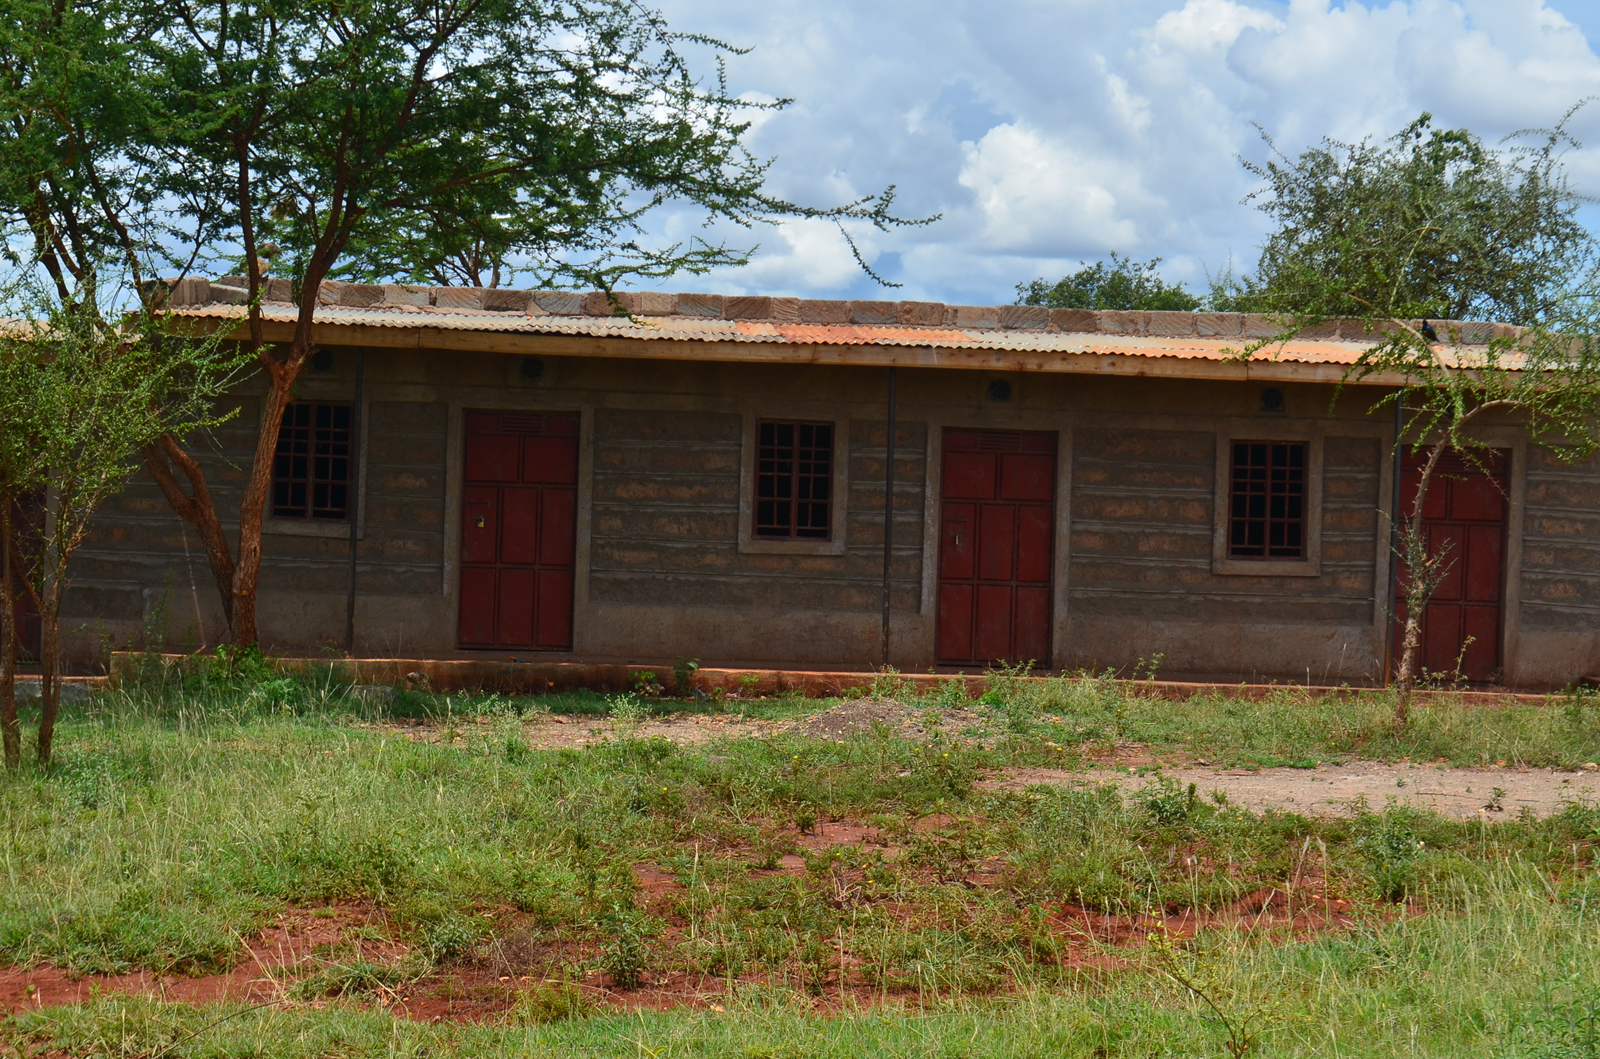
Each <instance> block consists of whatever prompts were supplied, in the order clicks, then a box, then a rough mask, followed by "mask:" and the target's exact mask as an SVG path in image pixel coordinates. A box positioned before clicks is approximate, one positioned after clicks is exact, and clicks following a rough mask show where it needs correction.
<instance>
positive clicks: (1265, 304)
mask: <svg viewBox="0 0 1600 1059" xmlns="http://www.w3.org/2000/svg"><path fill="white" fill-rule="evenodd" d="M1570 114H1571V112H1569V114H1568V116H1569V117H1570ZM1429 122H1430V119H1429V116H1428V115H1427V114H1424V115H1422V117H1421V118H1419V119H1418V120H1417V121H1416V122H1413V123H1412V124H1411V125H1409V126H1407V127H1406V129H1404V130H1403V131H1402V132H1401V133H1400V134H1398V135H1397V136H1395V137H1393V138H1391V139H1390V140H1389V141H1387V144H1388V146H1384V147H1375V146H1373V145H1371V144H1370V143H1366V142H1363V143H1361V144H1356V145H1349V144H1339V143H1337V142H1335V141H1324V144H1323V146H1322V147H1320V148H1316V149H1313V150H1310V151H1307V152H1305V153H1304V154H1302V155H1301V156H1300V157H1299V158H1298V159H1294V160H1290V159H1287V158H1284V157H1283V156H1281V155H1280V156H1279V161H1276V162H1272V163H1269V164H1268V165H1266V166H1254V165H1250V164H1248V163H1247V168H1249V169H1250V170H1251V171H1252V172H1255V173H1257V174H1258V175H1260V176H1262V177H1264V178H1265V179H1267V180H1268V182H1269V183H1268V187H1267V188H1266V189H1264V190H1263V191H1262V192H1260V193H1258V194H1259V197H1260V199H1259V203H1258V204H1259V206H1260V208H1261V209H1262V210H1263V211H1265V212H1266V213H1267V214H1268V215H1269V216H1272V217H1273V218H1274V219H1275V220H1277V221H1278V223H1279V228H1278V230H1277V231H1276V232H1274V234H1273V235H1272V236H1270V237H1269V239H1268V240H1267V243H1266V246H1265V248H1264V249H1263V252H1262V257H1261V263H1260V266H1259V273H1258V275H1257V276H1255V277H1253V278H1249V279H1247V280H1246V281H1244V282H1243V283H1242V284H1240V285H1239V286H1238V287H1237V288H1236V289H1235V290H1234V291H1233V294H1234V296H1235V297H1237V298H1238V302H1239V307H1241V308H1249V309H1253V310H1256V311H1270V312H1275V313H1278V314H1280V318H1281V321H1282V330H1281V331H1280V333H1279V334H1277V335H1275V336H1273V337H1272V338H1270V339H1264V340H1261V341H1258V342H1254V343H1251V344H1250V345H1249V346H1247V347H1246V348H1245V349H1244V351H1243V355H1244V356H1246V357H1248V356H1254V355H1257V354H1260V353H1261V352H1262V351H1264V350H1268V349H1270V347H1273V346H1275V345H1277V344H1279V343H1280V342H1281V341H1283V340H1284V339H1286V338H1289V337H1292V336H1293V335H1294V334H1296V333H1298V332H1299V331H1301V330H1303V329H1305V328H1307V327H1310V326H1314V325H1317V324H1321V323H1324V322H1326V321H1328V320H1331V319H1337V318H1345V319H1352V318H1353V319H1355V320H1359V321H1361V322H1362V324H1363V326H1364V330H1365V332H1366V333H1368V334H1371V335H1372V336H1373V341H1372V344H1371V345H1369V346H1368V347H1367V348H1366V349H1365V350H1363V351H1362V353H1361V354H1360V356H1359V357H1358V358H1357V360H1356V361H1355V363H1354V364H1353V365H1352V366H1351V367H1350V368H1349V369H1348V370H1347V371H1346V372H1345V374H1344V382H1345V383H1355V382H1360V381H1363V380H1375V379H1377V378H1379V377H1384V378H1398V379H1400V380H1401V383H1400V385H1399V386H1398V387H1396V388H1394V389H1393V390H1392V391H1390V392H1389V393H1388V394H1386V396H1384V397H1383V398H1382V399H1381V400H1379V401H1378V402H1377V403H1376V404H1375V405H1374V406H1373V411H1375V412H1376V411H1380V410H1381V409H1383V408H1385V407H1389V408H1394V407H1395V406H1396V405H1398V406H1399V408H1400V409H1401V410H1402V412H1403V413H1404V414H1405V415H1407V416H1408V418H1404V419H1402V420H1401V422H1400V436H1399V437H1397V438H1396V446H1397V450H1398V446H1399V445H1401V444H1407V445H1409V446H1410V447H1411V448H1412V450H1413V451H1414V452H1416V453H1418V454H1419V455H1420V456H1422V457H1423V464H1422V471H1421V474H1420V478H1419V482H1418V486H1417V489H1416V492H1415V493H1414V494H1413V495H1412V496H1410V497H1402V498H1401V503H1402V508H1401V510H1400V511H1397V512H1395V514H1394V518H1395V520H1396V522H1395V526H1394V541H1395V547H1394V551H1395V561H1396V562H1397V563H1399V564H1400V567H1401V568H1402V569H1403V570H1404V577H1403V579H1402V581H1401V589H1402V591H1403V593H1404V596H1405V616H1404V622H1403V625H1402V633H1401V654H1400V659H1399V664H1398V667H1397V670H1396V672H1395V676H1394V688H1395V692H1396V705H1395V719H1396V722H1397V723H1398V724H1400V725H1404V724H1405V723H1406V720H1407V717H1408V713H1409V709H1410V704H1411V699H1412V692H1413V688H1414V686H1415V683H1416V679H1417V676H1418V665H1417V659H1418V653H1419V648H1420V642H1421V622H1422V616H1423V612H1424V610H1425V609H1426V607H1427V604H1428V602H1429V600H1430V599H1431V597H1432V595H1433V592H1434V590H1435V589H1436V588H1437V587H1438V585H1439V583H1440V581H1441V580H1442V579H1443V577H1444V576H1445V575H1446V574H1447V573H1448V572H1449V569H1450V566H1451V564H1452V563H1453V561H1454V559H1453V557H1452V555H1451V553H1450V549H1448V548H1440V549H1435V548H1433V547H1431V546H1430V543H1429V541H1428V540H1427V539H1426V536H1425V534H1424V532H1423V522H1422V512H1423V506H1424V502H1425V500H1426V497H1427V494H1428V490H1429V488H1430V486H1431V485H1432V484H1433V482H1434V476H1435V474H1436V472H1437V470H1438V467H1439V464H1440V460H1441V458H1442V457H1443V456H1444V455H1445V454H1446V453H1455V454H1456V455H1458V456H1460V457H1461V458H1462V459H1463V460H1464V461H1465V462H1466V463H1467V464H1468V465H1473V466H1477V467H1479V468H1484V467H1485V466H1486V464H1487V463H1488V459H1489V454H1490V445H1489V442H1488V441H1487V440H1486V439H1485V436H1484V434H1483V432H1482V429H1481V428H1482V427H1484V426H1486V425H1488V424H1489V423H1492V422H1500V423H1506V422H1509V423H1514V424H1518V425H1520V426H1521V427H1522V428H1524V429H1526V430H1527V431H1528V432H1529V433H1530V435H1531V437H1532V438H1533V440H1534V441H1535V442H1536V443H1539V444H1541V445H1543V446H1544V447H1545V448H1547V449H1548V450H1549V451H1551V452H1553V453H1554V454H1556V455H1557V456H1558V457H1560V458H1562V459H1565V460H1577V459H1584V458H1587V457H1588V456H1590V455H1592V454H1593V453H1594V452H1595V451H1596V449H1597V448H1600V432H1597V431H1600V426H1597V424H1600V349H1597V346H1596V342H1595V337H1594V336H1595V335H1597V334H1600V313H1597V310H1600V283H1597V279H1600V273H1597V271H1596V268H1595V263H1596V256H1595V253H1594V245H1593V240H1592V238H1591V237H1590V235H1589V233H1588V232H1587V231H1586V230H1585V229H1584V228H1583V227H1582V225H1580V224H1579V223H1578V221H1577V219H1576V209H1577V206H1578V203H1579V198H1578V196H1577V195H1576V194H1575V193H1574V192H1573V191H1572V190H1571V188H1570V186H1569V184H1568V181H1567V177H1566V173H1565V170H1564V168H1563V164H1562V160H1561V151H1562V149H1563V148H1564V147H1565V146H1567V145H1570V144H1572V140H1571V139H1570V137H1568V136H1567V135H1566V133H1565V130H1564V125H1565V120H1563V123H1562V124H1561V125H1558V126H1557V127H1556V128H1555V129H1553V130H1548V131H1546V132H1544V133H1542V140H1541V142H1540V143H1539V144H1538V145H1537V146H1534V147H1531V148H1515V149H1511V150H1491V149H1489V148H1485V147H1484V146H1483V144H1482V143H1481V142H1480V141H1479V139H1478V138H1477V137H1476V136H1474V135H1473V134H1472V133H1470V132H1468V131H1466V130H1464V129H1456V130H1450V131H1447V132H1441V131H1437V130H1432V129H1431V126H1430V124H1429ZM1269 142H1270V141H1269ZM1463 318H1479V319H1485V318H1487V319H1501V320H1509V321H1511V322H1514V323H1518V324H1521V325H1524V326H1522V327H1520V328H1515V329H1512V328H1505V329H1502V331H1503V333H1499V334H1497V335H1495V336H1494V337H1493V338H1492V339H1491V340H1490V341H1488V342H1487V344H1482V343H1479V342H1468V341H1465V339H1466V338H1467V337H1469V336H1467V335H1465V334H1464V332H1463V330H1462V329H1461V328H1460V327H1458V326H1456V325H1455V324H1453V323H1451V322H1449V321H1450V320H1451V319H1455V320H1460V319H1463ZM1434 321H1438V326H1437V327H1435V326H1434ZM1474 337H1481V336H1474Z"/></svg>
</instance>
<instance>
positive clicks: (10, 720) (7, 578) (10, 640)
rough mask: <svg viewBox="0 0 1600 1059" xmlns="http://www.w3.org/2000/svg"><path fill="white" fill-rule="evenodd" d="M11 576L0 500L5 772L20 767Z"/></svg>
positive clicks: (0, 713)
mask: <svg viewBox="0 0 1600 1059" xmlns="http://www.w3.org/2000/svg"><path fill="white" fill-rule="evenodd" d="M15 585H16V582H15V581H13V580H12V576H11V501H10V500H9V499H7V498H0V618H3V619H4V621H3V623H0V735H3V738H4V743H5V761H6V767H7V768H13V769H14V768H18V767H20V766H21V765H22V728H21V726H20V725H19V723H18V721H17V596H16V591H15V587H14V586H15Z"/></svg>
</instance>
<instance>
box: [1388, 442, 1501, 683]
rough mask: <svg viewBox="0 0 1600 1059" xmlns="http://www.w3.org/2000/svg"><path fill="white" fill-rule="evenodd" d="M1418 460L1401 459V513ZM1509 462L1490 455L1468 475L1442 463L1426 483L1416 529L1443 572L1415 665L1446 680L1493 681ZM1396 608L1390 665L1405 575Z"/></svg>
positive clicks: (1459, 463)
mask: <svg viewBox="0 0 1600 1059" xmlns="http://www.w3.org/2000/svg"><path fill="white" fill-rule="evenodd" d="M1424 459H1425V454H1424V458H1423V459H1418V458H1416V457H1413V456H1411V455H1409V454H1408V455H1407V457H1406V460H1405V463H1404V465H1403V470H1402V473H1401V477H1400V498H1401V504H1402V506H1401V510H1402V511H1407V512H1408V511H1410V510H1411V504H1412V501H1413V498H1415V496H1416V495H1417V483H1418V481H1419V480H1420V478H1421V467H1422V463H1423V462H1424ZM1510 462H1511V461H1510V454H1509V453H1507V452H1504V451H1496V452H1494V453H1493V454H1492V456H1491V457H1490V458H1489V459H1487V460H1486V461H1485V466H1484V467H1482V468H1480V467H1475V466H1472V465H1471V464H1468V463H1466V462H1465V461H1463V460H1462V459H1460V458H1459V457H1455V456H1445V457H1442V458H1441V459H1440V461H1439V466H1438V467H1437V468H1436V469H1435V470H1434V472H1433V477H1432V478H1431V479H1430V480H1429V484H1428V495H1427V496H1426V497H1424V498H1423V504H1422V524H1423V532H1424V533H1425V534H1426V536H1427V541H1428V552H1429V554H1431V555H1440V554H1443V555H1444V556H1445V563H1446V565H1447V569H1446V572H1445V575H1444V578H1443V579H1442V580H1441V581H1440V582H1439V587H1438V588H1437V589H1436V590H1435V591H1434V593H1433V597H1432V598H1431V599H1430V600H1429V601H1428V606H1427V608H1426V609H1425V610H1424V611H1423V612H1422V652H1421V659H1420V663H1419V664H1420V665H1421V666H1422V668H1423V669H1425V670H1427V671H1428V673H1429V674H1436V675H1438V676H1441V677H1443V678H1444V679H1446V680H1459V679H1465V680H1468V681H1471V682H1473V683H1477V684H1487V683H1494V682H1496V681H1498V680H1499V679H1500V598H1501V592H1502V586H1503V585H1504V583H1505V575H1504V561H1503V560H1504V556H1505V538H1506V487H1505V483H1506V481H1507V474H1506V472H1507V469H1508V468H1509V466H1510ZM1399 583H1400V587H1399V590H1398V598H1397V599H1396V600H1395V613H1396V615H1397V620H1396V621H1395V658H1396V660H1398V659H1399V657H1400V650H1401V645H1402V641H1403V636H1404V632H1405V619H1406V608H1405V593H1406V570H1405V566H1404V565H1402V566H1401V568H1400V582H1399Z"/></svg>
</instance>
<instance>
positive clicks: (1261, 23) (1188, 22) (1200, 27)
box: [1149, 0, 1283, 52]
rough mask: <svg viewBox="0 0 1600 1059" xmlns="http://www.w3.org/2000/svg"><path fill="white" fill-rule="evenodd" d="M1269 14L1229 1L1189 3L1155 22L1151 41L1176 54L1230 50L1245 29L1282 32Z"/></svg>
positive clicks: (1206, 0) (1198, 0)
mask: <svg viewBox="0 0 1600 1059" xmlns="http://www.w3.org/2000/svg"><path fill="white" fill-rule="evenodd" d="M1282 28H1283V23H1282V22H1280V21H1279V20H1278V19H1277V18H1275V17H1273V15H1272V14H1271V13H1270V12H1267V11H1261V10H1259V9H1257V8H1252V7H1245V6H1244V5H1243V4H1235V3H1233V2H1232V0H1189V2H1188V3H1186V4H1184V5H1183V7H1182V8H1181V9H1179V10H1177V11H1169V12H1167V13H1166V14H1164V15H1162V16H1161V17H1160V18H1158V19H1156V24H1155V26H1154V28H1152V29H1151V30H1150V34H1149V35H1150V39H1151V40H1152V41H1154V42H1155V43H1157V44H1160V45H1165V46H1166V47H1169V48H1176V49H1177V50H1179V51H1186V52H1203V51H1209V50H1211V49H1213V48H1219V47H1221V48H1226V47H1230V46H1231V45H1232V44H1233V42H1234V41H1236V40H1238V39H1239V34H1241V33H1243V32H1244V31H1245V30H1247V29H1261V30H1281V29H1282Z"/></svg>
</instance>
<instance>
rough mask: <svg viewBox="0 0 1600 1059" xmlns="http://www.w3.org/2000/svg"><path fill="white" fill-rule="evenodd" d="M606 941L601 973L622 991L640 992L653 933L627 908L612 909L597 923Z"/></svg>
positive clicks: (602, 955) (618, 906)
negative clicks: (633, 990)
mask: <svg viewBox="0 0 1600 1059" xmlns="http://www.w3.org/2000/svg"><path fill="white" fill-rule="evenodd" d="M599 927H600V929H601V930H602V931H603V932H604V934H605V935H606V937H607V938H608V940H607V941H606V946H605V949H604V951H603V952H602V953H601V956H600V969H601V970H603V971H605V972H606V974H608V975H610V976H611V981H612V983H613V984H614V985H615V986H616V987H617V988H618V989H621V990H625V991H626V990H632V989H637V988H639V984H640V982H641V981H642V980H643V978H644V972H645V971H646V970H647V969H648V968H649V958H650V956H649V945H648V943H649V940H650V938H651V936H652V932H651V931H650V930H649V929H648V925H647V924H646V922H645V920H644V917H642V916H641V915H639V913H638V912H637V911H636V910H634V909H632V908H629V907H625V906H622V905H614V906H612V909H611V911H610V912H609V913H607V914H606V915H605V916H604V917H603V918H602V920H601V921H600V923H599Z"/></svg>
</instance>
